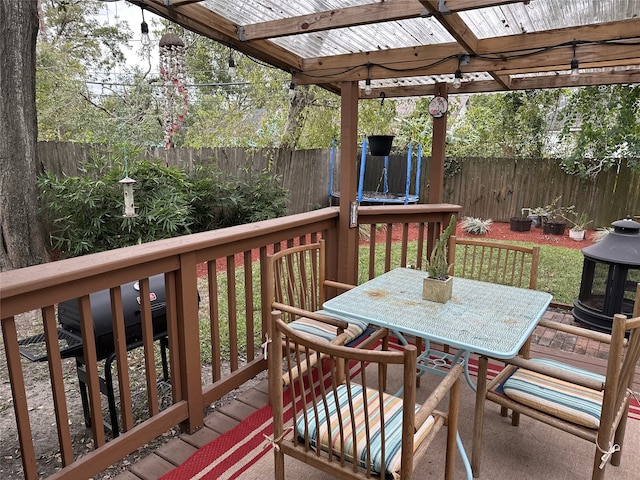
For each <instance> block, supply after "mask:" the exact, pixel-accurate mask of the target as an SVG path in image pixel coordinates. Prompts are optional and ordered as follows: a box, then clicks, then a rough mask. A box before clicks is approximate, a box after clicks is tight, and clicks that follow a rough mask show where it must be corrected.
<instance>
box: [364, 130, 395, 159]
mask: <svg viewBox="0 0 640 480" xmlns="http://www.w3.org/2000/svg"><path fill="white" fill-rule="evenodd" d="M394 137H395V135H369V137H368V140H369V151H370V152H371V155H373V156H374V157H386V156H387V155H389V153H391V146H392V145H393V139H394Z"/></svg>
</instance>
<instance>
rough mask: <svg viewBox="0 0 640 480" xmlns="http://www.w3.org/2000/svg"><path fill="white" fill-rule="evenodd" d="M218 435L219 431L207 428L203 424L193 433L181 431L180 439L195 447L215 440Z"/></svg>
mask: <svg viewBox="0 0 640 480" xmlns="http://www.w3.org/2000/svg"><path fill="white" fill-rule="evenodd" d="M219 436H220V433H218V432H216V431H214V430H212V429H210V428H208V427H207V426H204V427H203V428H201V429H200V430H198V431H197V432H195V433H191V434H187V433H183V434H182V435H180V439H181V440H183V441H185V442H187V443H188V444H189V445H193V446H194V447H196V448H202V447H204V446H205V445H206V444H207V443H209V442H210V441H212V440H215V439H216V438H218V437H219Z"/></svg>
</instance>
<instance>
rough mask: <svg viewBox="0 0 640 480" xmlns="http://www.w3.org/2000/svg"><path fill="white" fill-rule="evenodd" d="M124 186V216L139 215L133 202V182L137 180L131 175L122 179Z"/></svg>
mask: <svg viewBox="0 0 640 480" xmlns="http://www.w3.org/2000/svg"><path fill="white" fill-rule="evenodd" d="M120 183H121V184H122V187H123V188H124V215H123V217H137V216H138V215H137V214H136V207H135V205H134V203H133V184H134V183H136V181H135V180H134V179H132V178H129V176H126V177H124V178H123V179H122V180H120Z"/></svg>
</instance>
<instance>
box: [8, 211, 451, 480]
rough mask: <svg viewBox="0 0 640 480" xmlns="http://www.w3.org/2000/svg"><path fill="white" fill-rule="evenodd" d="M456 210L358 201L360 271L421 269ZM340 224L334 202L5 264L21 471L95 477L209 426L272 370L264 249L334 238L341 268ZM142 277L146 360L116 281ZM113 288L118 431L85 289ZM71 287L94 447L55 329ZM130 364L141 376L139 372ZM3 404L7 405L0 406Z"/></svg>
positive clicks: (333, 259)
mask: <svg viewBox="0 0 640 480" xmlns="http://www.w3.org/2000/svg"><path fill="white" fill-rule="evenodd" d="M458 211H459V207H457V206H455V205H446V204H443V205H409V206H390V207H388V206H378V207H361V208H360V210H359V217H358V218H359V224H360V225H361V226H360V231H361V240H360V246H359V255H358V256H359V261H360V268H359V272H360V281H364V280H366V279H367V278H372V277H373V276H376V275H379V274H380V273H382V272H383V271H387V270H390V269H391V268H395V267H397V266H405V265H409V264H411V265H415V266H417V267H420V266H421V265H422V262H423V259H424V257H425V252H426V251H428V248H429V245H430V244H431V243H430V242H432V241H433V238H435V237H437V235H439V232H440V230H441V228H442V225H443V224H446V223H448V221H449V217H450V215H452V214H455V213H457V212H458ZM338 225H339V209H338V208H336V207H333V208H325V209H321V210H317V211H314V212H309V213H304V214H298V215H292V216H288V217H283V218H279V219H274V220H268V221H263V222H257V223H254V224H248V225H241V226H237V227H231V228H226V229H221V230H216V231H212V232H206V233H200V234H194V235H188V236H183V237H178V238H173V239H168V240H161V241H157V242H152V243H148V244H143V245H137V246H134V247H127V248H123V249H118V250H114V251H109V252H103V253H99V254H93V255H87V256H84V257H78V258H73V259H68V260H62V261H58V262H53V263H49V264H45V265H38V266H34V267H28V268H23V269H20V270H15V271H11V272H4V273H0V299H1V302H2V303H1V317H2V319H1V321H2V337H3V345H4V351H3V352H0V366H1V360H2V359H1V356H4V357H5V359H6V368H7V372H8V375H9V380H10V383H11V391H12V402H13V409H14V412H15V427H14V428H15V430H11V429H10V430H11V431H5V432H3V441H8V442H11V441H13V440H12V439H14V438H17V439H18V440H17V443H16V445H15V447H14V449H18V448H19V450H20V452H21V457H22V466H23V473H24V477H25V478H26V479H35V478H39V476H42V473H39V472H43V471H44V476H46V478H49V479H57V478H61V479H76V478H77V479H80V478H87V476H93V475H95V474H97V473H99V472H101V471H102V470H104V469H106V468H107V467H109V466H111V465H112V464H114V463H116V462H118V461H119V460H121V459H122V458H124V457H125V456H126V455H128V454H129V453H131V452H133V451H135V450H136V449H137V448H139V447H140V446H142V445H144V444H146V443H148V442H150V441H152V440H153V439H155V438H157V437H159V436H161V435H162V434H163V433H164V432H166V431H168V430H169V429H171V428H174V427H176V426H178V425H179V426H180V427H181V428H182V429H183V430H185V431H188V432H194V431H196V430H198V429H199V428H201V427H202V425H203V419H204V410H205V408H206V407H207V406H209V405H210V404H212V403H213V402H215V401H216V400H218V399H220V398H222V397H223V396H224V395H226V394H227V393H229V392H231V391H232V390H233V389H235V388H237V387H239V386H241V385H242V384H243V383H245V382H246V381H248V380H249V379H251V378H253V377H255V376H256V375H258V374H259V373H260V372H262V371H264V370H265V369H266V368H267V365H266V361H265V360H264V358H263V354H262V350H261V348H260V345H261V344H262V342H263V339H264V332H265V331H266V322H267V319H268V318H269V317H268V314H269V307H268V305H269V299H267V298H266V296H265V295H264V292H265V285H266V284H265V278H264V273H265V265H266V258H267V255H268V253H269V252H272V251H277V250H279V249H281V248H285V247H286V246H292V245H294V244H298V243H308V242H314V241H316V240H317V239H319V238H325V239H326V241H327V262H328V264H329V266H328V268H327V271H328V272H329V274H330V273H331V272H336V271H337V249H338V238H339V232H338ZM413 232H415V233H413ZM354 261H356V259H354ZM157 274H164V280H165V282H164V285H165V302H166V318H167V338H168V353H169V362H168V364H169V372H170V382H169V385H170V387H169V388H170V398H161V397H162V391H161V390H160V389H159V388H158V385H159V383H158V379H159V378H161V369H160V366H159V361H158V359H157V345H155V342H154V338H153V334H154V332H153V326H152V311H151V306H150V301H149V300H148V298H149V293H150V291H149V280H148V279H149V278H150V277H151V276H153V275H157ZM133 281H139V284H140V299H141V301H140V318H141V323H142V332H143V340H142V346H141V347H140V348H141V350H139V351H140V352H141V353H142V354H139V355H137V358H138V359H139V362H138V363H136V358H132V356H131V352H129V351H128V346H127V345H126V335H125V331H124V328H125V326H124V318H123V307H122V304H123V301H122V294H121V290H120V288H119V286H120V285H123V284H125V283H128V282H133ZM106 289H108V290H109V292H110V300H111V311H112V312H114V315H112V317H113V318H112V321H113V331H114V338H115V342H114V345H115V362H114V370H115V373H114V375H113V377H114V379H115V380H114V385H115V390H116V392H117V398H118V406H119V408H118V419H119V423H120V429H121V431H122V432H123V433H122V434H121V435H119V436H117V437H115V438H112V437H113V436H112V435H110V434H109V432H108V430H106V429H105V428H103V427H102V426H103V425H104V424H105V415H104V414H103V410H106V407H105V402H104V398H103V395H102V394H101V386H104V378H103V377H104V374H103V373H102V370H101V369H102V368H103V365H104V361H99V360H98V356H97V354H96V345H95V339H94V336H93V323H92V322H93V320H92V318H91V303H90V297H89V295H90V294H91V293H92V292H97V291H100V290H106ZM74 298H78V299H79V310H80V317H81V328H82V342H83V352H82V353H83V354H82V358H81V363H82V364H83V365H84V367H83V368H84V370H86V373H85V374H84V377H85V383H86V386H87V391H88V406H89V411H90V418H89V419H88V420H89V423H90V425H91V426H92V427H91V430H90V431H91V437H92V438H91V440H92V449H91V450H90V451H89V452H88V453H85V452H83V451H82V449H79V448H78V446H77V445H76V443H77V442H74V439H75V438H76V437H77V436H78V430H79V429H81V430H85V431H86V427H85V426H84V422H82V421H77V419H78V418H81V419H82V412H78V408H77V405H78V397H79V392H78V388H77V384H76V382H77V380H76V378H75V376H74V373H75V371H74V365H75V363H73V361H72V359H65V358H62V357H61V354H60V344H59V339H58V334H57V327H58V322H57V319H56V305H57V304H59V303H60V302H63V301H66V300H70V299H74ZM34 333H42V334H43V339H44V340H45V345H46V354H47V365H48V372H47V373H48V376H49V377H50V382H49V383H50V385H49V386H48V387H47V388H48V389H50V391H51V393H50V395H49V398H50V402H51V405H52V406H53V409H49V411H52V412H54V415H55V417H52V418H48V419H45V422H47V425H49V426H51V428H54V427H55V428H56V431H57V438H58V446H57V451H58V452H59V457H60V463H61V465H60V467H59V468H54V469H52V470H51V471H48V470H47V469H46V468H44V469H43V467H42V466H41V465H39V463H38V461H37V458H39V457H40V456H41V455H42V452H43V451H45V450H51V448H54V449H55V447H53V446H52V445H49V444H44V445H43V444H42V442H39V441H38V438H39V435H37V432H34V427H33V426H32V425H36V426H37V425H41V424H42V419H41V418H38V416H39V415H47V411H48V410H47V409H46V408H45V409H43V408H41V405H37V404H36V402H38V401H40V402H43V401H47V400H42V398H43V397H42V395H37V396H34V392H33V391H32V390H31V389H30V388H27V385H30V381H29V379H28V378H29V376H28V375H27V376H26V377H25V371H26V372H27V373H28V369H31V368H34V364H33V363H31V362H28V361H27V360H25V359H24V358H22V357H21V355H20V345H19V340H20V339H21V338H24V336H25V335H32V334H34ZM70 361H71V362H72V363H71V365H70ZM70 372H71V374H70ZM134 375H139V376H140V377H141V380H140V381H139V382H136V381H135V380H134V379H133V378H132V377H133V376H134ZM25 378H27V380H25ZM160 383H162V382H160ZM131 385H133V386H131ZM137 388H138V389H141V390H142V391H143V395H142V400H132V398H136V395H137V392H136V389H137ZM38 393H39V394H42V392H38ZM74 405H75V406H76V407H74ZM141 405H142V407H144V408H142V409H141V408H140V406H141ZM0 407H1V406H0ZM141 410H142V411H141ZM7 412H8V410H7V409H4V408H0V415H7ZM49 414H50V413H49ZM71 420H73V421H71ZM52 423H53V425H52ZM106 423H108V422H106ZM70 424H71V425H70ZM96 426H99V427H96ZM34 433H36V434H34Z"/></svg>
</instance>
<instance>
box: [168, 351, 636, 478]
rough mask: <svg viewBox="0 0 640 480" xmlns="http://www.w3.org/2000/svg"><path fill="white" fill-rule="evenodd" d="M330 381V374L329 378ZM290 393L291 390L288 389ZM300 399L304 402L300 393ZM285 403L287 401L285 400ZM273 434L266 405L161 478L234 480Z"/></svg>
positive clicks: (267, 449) (632, 413) (473, 366)
mask: <svg viewBox="0 0 640 480" xmlns="http://www.w3.org/2000/svg"><path fill="white" fill-rule="evenodd" d="M469 371H470V373H471V374H472V375H473V376H475V375H477V362H476V361H475V360H473V359H472V360H471V362H470V365H469ZM499 371H500V367H499V366H497V365H492V364H490V365H489V371H488V376H489V377H490V378H492V377H493V376H495V375H496V374H497V373H498V372H499ZM326 380H327V381H330V379H329V378H327V379H326ZM285 395H290V390H287V391H286V392H285ZM298 399H299V400H298V401H299V402H301V400H300V397H299V395H298ZM285 404H286V403H285ZM291 416H292V412H291V410H290V409H287V410H285V419H286V420H287V421H288V420H290V419H291ZM629 418H631V419H634V420H640V406H639V405H638V401H637V400H634V399H632V401H631V407H630V409H629ZM272 436H273V424H272V412H271V407H270V406H265V407H263V408H261V409H260V410H258V411H257V412H254V413H253V414H251V415H250V416H249V417H247V418H246V419H245V420H243V421H242V422H241V423H240V424H239V425H237V426H236V427H235V428H233V429H232V430H230V431H228V432H226V433H224V434H223V435H221V436H219V437H218V438H216V439H215V440H213V441H212V442H210V443H208V444H207V445H205V446H204V447H202V448H200V449H199V450H198V451H197V452H196V453H194V454H193V455H192V456H191V457H189V459H187V461H186V462H184V463H183V464H182V465H180V466H178V467H176V468H175V469H173V470H172V471H170V472H169V473H167V474H165V475H164V476H162V477H161V478H160V480H186V479H190V480H200V479H202V480H218V479H220V480H233V479H237V478H240V477H241V476H242V474H243V473H244V472H246V471H247V470H248V469H249V468H250V467H251V466H252V465H254V464H255V463H257V462H258V461H259V460H260V459H261V458H262V457H263V456H264V455H266V454H267V453H269V454H271V451H272V450H271V446H270V443H269V441H268V440H267V439H269V438H271V437H272Z"/></svg>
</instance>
